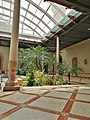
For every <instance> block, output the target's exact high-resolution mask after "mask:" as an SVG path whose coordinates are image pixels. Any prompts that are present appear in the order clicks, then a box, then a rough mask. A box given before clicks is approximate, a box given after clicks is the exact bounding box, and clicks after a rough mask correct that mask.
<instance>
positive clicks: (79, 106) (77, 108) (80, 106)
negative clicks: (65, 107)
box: [70, 102, 90, 117]
mask: <svg viewBox="0 0 90 120" xmlns="http://www.w3.org/2000/svg"><path fill="white" fill-rule="evenodd" d="M70 113H71V114H76V115H80V116H86V117H90V104H88V103H83V102H74V104H73V106H72V109H71V112H70Z"/></svg>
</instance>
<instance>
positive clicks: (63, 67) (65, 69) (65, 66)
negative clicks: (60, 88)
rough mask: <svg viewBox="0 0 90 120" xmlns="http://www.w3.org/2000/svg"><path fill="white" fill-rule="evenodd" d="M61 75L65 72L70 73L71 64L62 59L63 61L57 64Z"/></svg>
mask: <svg viewBox="0 0 90 120" xmlns="http://www.w3.org/2000/svg"><path fill="white" fill-rule="evenodd" d="M57 68H58V70H59V74H60V75H64V73H68V72H69V71H70V68H69V65H68V64H67V63H66V61H62V63H60V64H58V65H57Z"/></svg>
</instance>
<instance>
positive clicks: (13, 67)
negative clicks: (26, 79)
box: [4, 0, 20, 90]
mask: <svg viewBox="0 0 90 120" xmlns="http://www.w3.org/2000/svg"><path fill="white" fill-rule="evenodd" d="M19 16H20V0H14V12H13V23H12V33H11V44H10V55H9V63H8V74H9V79H8V81H7V82H6V85H5V87H4V90H19V89H20V87H19V85H18V81H17V80H16V72H17V66H18V34H19Z"/></svg>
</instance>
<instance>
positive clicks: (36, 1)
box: [33, 0, 41, 5]
mask: <svg viewBox="0 0 90 120" xmlns="http://www.w3.org/2000/svg"><path fill="white" fill-rule="evenodd" d="M40 1H41V0H33V2H35V3H36V4H37V5H39V3H40Z"/></svg>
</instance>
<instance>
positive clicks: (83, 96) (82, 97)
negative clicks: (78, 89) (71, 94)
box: [75, 94, 90, 102]
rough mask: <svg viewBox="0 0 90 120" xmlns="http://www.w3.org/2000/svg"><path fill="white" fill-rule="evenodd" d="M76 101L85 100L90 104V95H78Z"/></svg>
mask: <svg viewBox="0 0 90 120" xmlns="http://www.w3.org/2000/svg"><path fill="white" fill-rule="evenodd" d="M75 100H83V101H89V102H90V95H84V94H77V95H76V98H75Z"/></svg>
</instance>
